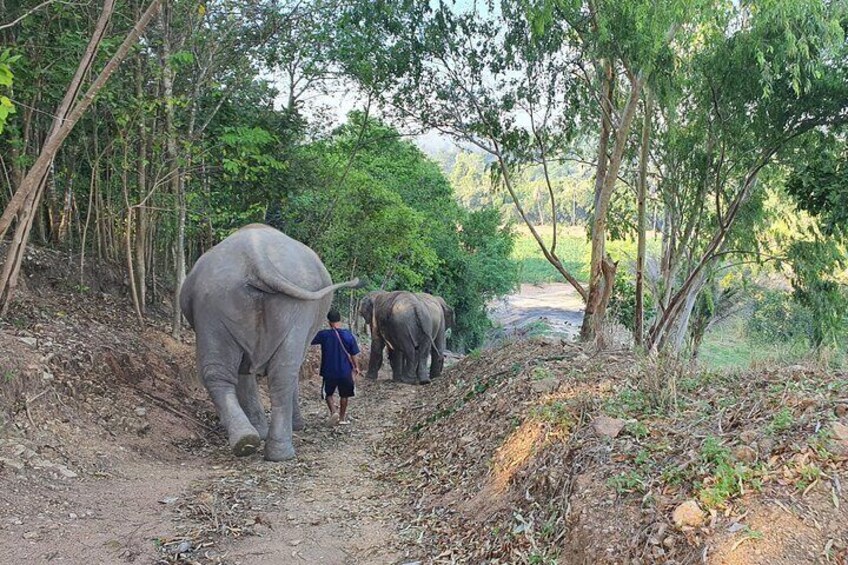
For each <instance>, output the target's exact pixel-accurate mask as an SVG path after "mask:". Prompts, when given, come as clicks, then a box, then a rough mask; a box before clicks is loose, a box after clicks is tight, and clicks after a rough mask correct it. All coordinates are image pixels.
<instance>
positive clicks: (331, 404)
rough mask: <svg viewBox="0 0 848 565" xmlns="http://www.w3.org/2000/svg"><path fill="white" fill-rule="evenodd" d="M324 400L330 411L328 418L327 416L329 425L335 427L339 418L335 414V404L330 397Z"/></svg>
mask: <svg viewBox="0 0 848 565" xmlns="http://www.w3.org/2000/svg"><path fill="white" fill-rule="evenodd" d="M325 400H326V401H327V408H328V409H329V410H330V416H329V421H330V425H331V426H335V425H336V424H338V423H339V417H338V415H337V414H336V404H335V402H333V397H332V396H328V397H327V398H326V399H325Z"/></svg>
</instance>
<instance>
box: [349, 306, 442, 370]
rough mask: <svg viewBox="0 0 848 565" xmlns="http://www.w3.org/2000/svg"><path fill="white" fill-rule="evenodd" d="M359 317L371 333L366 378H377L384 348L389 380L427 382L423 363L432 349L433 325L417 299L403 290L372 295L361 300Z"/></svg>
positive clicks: (424, 307)
mask: <svg viewBox="0 0 848 565" xmlns="http://www.w3.org/2000/svg"><path fill="white" fill-rule="evenodd" d="M359 313H360V315H361V316H362V317H363V318H364V319H365V323H366V324H368V326H369V328H370V330H371V357H370V359H369V363H368V373H367V374H366V377H367V378H369V379H376V378H377V373H378V371H379V370H380V367H381V366H382V364H383V348H384V347H388V348H389V362H390V363H391V365H392V379H393V380H395V381H401V382H405V383H416V382H417V383H422V384H425V383H429V382H430V376H429V374H428V372H427V359H428V358H429V356H430V350H431V348H432V347H433V334H432V327H433V324H432V322H431V320H430V312H429V310H428V309H427V307H426V306H425V305H424V303H423V302H422V301H421V299H420V298H418V297H417V296H416V295H415V294H413V293H411V292H406V291H404V290H397V291H394V292H383V291H374V292H371V293H368V294H367V295H366V296H365V298H363V299H362V303H361V306H360V308H359Z"/></svg>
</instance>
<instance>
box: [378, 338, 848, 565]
mask: <svg viewBox="0 0 848 565" xmlns="http://www.w3.org/2000/svg"><path fill="white" fill-rule="evenodd" d="M431 391H432V394H431V395H429V396H428V398H427V400H426V401H425V402H423V403H422V404H421V405H419V406H415V407H412V408H410V409H409V410H408V411H407V413H406V415H405V417H404V418H402V419H403V420H408V421H410V422H414V424H412V425H411V426H409V427H408V428H407V429H406V430H405V431H403V432H401V433H400V434H398V436H396V438H395V439H394V441H393V443H392V453H393V454H394V457H396V458H397V459H398V460H399V461H402V464H401V466H400V469H399V471H398V473H397V474H396V476H395V478H396V480H398V481H399V482H400V483H401V484H402V485H405V493H406V497H407V509H408V511H407V513H406V514H405V515H404V516H403V517H402V518H400V520H399V521H401V522H406V523H409V524H410V527H409V528H408V530H407V531H406V532H405V536H406V539H407V540H408V542H409V543H410V545H411V546H413V547H415V546H417V547H418V552H417V554H416V553H415V552H413V554H415V555H417V556H418V557H420V558H421V559H422V560H423V561H424V562H427V563H528V564H531V563H532V564H536V563H569V564H570V563H575V564H576V563H581V564H582V563H593V564H594V563H627V564H635V563H700V562H703V561H706V562H708V563H727V564H743V563H744V564H763V565H766V564H801V563H845V562H846V555H848V553H846V551H847V550H848V510H846V508H847V507H848V495H846V492H845V490H844V485H846V484H848V482H846V481H848V435H846V432H848V427H846V426H848V415H846V413H847V412H848V379H846V375H845V374H841V373H835V374H834V373H830V372H827V371H822V370H818V369H815V368H809V367H801V366H795V367H789V368H783V369H774V370H761V371H757V372H746V373H741V374H736V375H715V374H696V373H691V372H688V371H687V370H685V369H683V368H681V367H679V366H676V365H670V364H666V365H663V364H658V363H656V362H650V361H644V360H639V359H636V358H634V357H633V356H632V355H631V354H630V353H628V352H606V353H601V354H598V353H594V352H591V351H588V350H585V349H583V348H581V347H579V346H577V345H573V344H570V343H567V342H565V341H563V340H558V339H550V338H548V339H540V340H530V341H521V342H516V343H512V344H507V345H506V346H504V347H502V348H500V349H498V350H493V351H484V352H482V353H481V354H480V355H477V356H470V357H469V358H466V359H465V360H464V361H462V362H461V363H460V364H458V365H457V366H456V367H454V368H453V369H451V370H450V371H449V372H448V374H447V375H446V378H445V379H443V380H442V381H439V382H436V383H435V384H434V385H432V387H431Z"/></svg>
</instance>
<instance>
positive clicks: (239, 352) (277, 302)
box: [180, 224, 358, 461]
mask: <svg viewBox="0 0 848 565" xmlns="http://www.w3.org/2000/svg"><path fill="white" fill-rule="evenodd" d="M357 284H358V281H356V280H354V281H349V282H344V283H340V284H335V285H334V284H332V281H331V280H330V275H329V273H328V272H327V269H326V268H325V267H324V265H323V263H321V259H319V258H318V255H316V254H315V252H314V251H312V250H311V249H310V248H309V247H307V246H305V245H303V244H302V243H300V242H299V241H295V240H293V239H291V238H290V237H288V236H286V235H285V234H283V233H281V232H279V231H277V230H275V229H273V228H271V227H268V226H265V225H261V224H251V225H249V226H246V227H244V228H242V229H240V230H239V231H237V232H236V233H234V234H233V235H231V236H229V237H228V238H226V239H225V240H224V241H222V242H221V243H219V244H218V245H216V246H215V247H213V248H212V249H210V250H209V251H207V252H206V253H205V254H204V255H203V256H202V257H200V259H198V261H197V263H195V265H194V268H193V269H192V270H191V272H190V273H189V275H188V277H186V280H185V283H184V284H183V288H182V292H181V294H180V307H181V309H182V312H183V315H184V316H185V317H186V319H188V321H189V323H190V324H191V326H192V327H193V328H194V330H195V332H196V334H197V368H198V371H199V372H200V377H201V380H202V381H203V384H204V385H205V386H206V389H207V390H208V391H209V395H210V396H211V397H212V402H213V403H214V404H215V408H216V410H217V411H218V417H219V418H220V419H221V423H222V424H223V426H224V427H225V428H226V430H227V435H228V436H229V442H230V446H231V447H232V449H233V453H235V455H237V456H243V455H249V454H251V453H254V452H255V451H256V450H257V449H258V448H259V444H260V440H261V439H264V440H265V459H268V460H269V461H281V460H284V459H290V458H292V457H294V446H293V445H292V429H293V428H294V429H301V428H302V426H303V423H302V422H303V421H302V419H301V416H300V411H299V409H298V403H297V393H298V373H299V371H300V366H301V364H302V363H303V359H304V357H305V355H306V350H307V348H308V347H309V344H310V342H311V340H312V338H313V336H314V335H315V333H316V331H317V330H318V328H319V326H320V325H321V323H322V322H323V320H324V317H325V316H326V314H327V312H328V311H329V309H330V303H331V302H332V299H333V291H334V290H336V289H337V288H341V287H355V286H356V285H357ZM257 374H267V375H268V381H269V387H270V396H271V425H270V427H269V425H268V421H267V418H266V417H265V410H264V409H263V407H262V403H261V400H260V398H259V391H258V388H257V385H256V377H255V375H257Z"/></svg>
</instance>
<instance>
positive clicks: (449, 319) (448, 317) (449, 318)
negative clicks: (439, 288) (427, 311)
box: [436, 296, 454, 328]
mask: <svg viewBox="0 0 848 565" xmlns="http://www.w3.org/2000/svg"><path fill="white" fill-rule="evenodd" d="M436 298H437V300H438V301H439V304H441V305H442V312H444V314H445V326H446V327H448V328H452V327H453V325H454V319H453V308H451V307H450V306H448V303H447V302H445V299H444V298H442V297H441V296H438V297H436Z"/></svg>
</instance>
